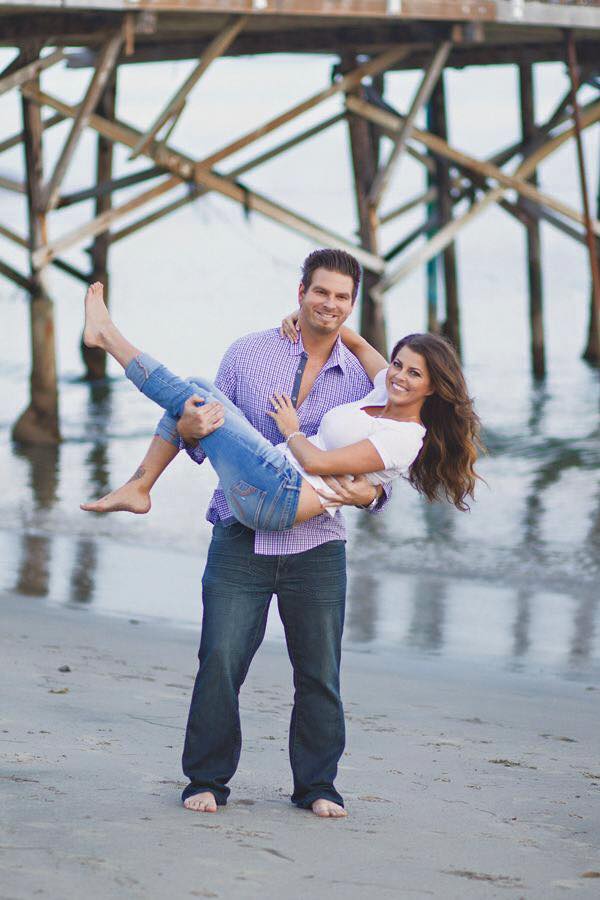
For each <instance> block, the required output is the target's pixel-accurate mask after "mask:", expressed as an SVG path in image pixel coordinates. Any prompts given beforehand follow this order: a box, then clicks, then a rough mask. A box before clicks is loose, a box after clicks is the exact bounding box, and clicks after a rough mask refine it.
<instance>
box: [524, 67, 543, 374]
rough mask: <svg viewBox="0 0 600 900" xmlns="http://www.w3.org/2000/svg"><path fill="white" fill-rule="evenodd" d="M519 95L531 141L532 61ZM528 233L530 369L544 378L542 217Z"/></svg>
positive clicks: (530, 225)
mask: <svg viewBox="0 0 600 900" xmlns="http://www.w3.org/2000/svg"><path fill="white" fill-rule="evenodd" d="M519 95H520V100H521V135H522V138H523V141H524V142H525V143H531V142H532V141H533V139H534V138H535V134H536V127H535V97H534V87H533V67H532V66H531V65H527V64H525V65H521V66H519ZM530 181H531V183H532V184H533V185H535V186H537V184H538V180H537V172H536V170H535V169H534V171H533V172H532V173H531V176H530ZM520 205H521V206H522V205H523V199H522V198H520ZM525 233H526V240H527V277H528V283H529V333H530V348H531V369H532V372H533V375H534V377H535V378H543V377H544V375H545V374H546V354H545V349H544V316H543V286H542V265H541V253H542V249H541V238H540V224H539V221H538V220H536V219H531V218H530V219H529V222H528V223H527V224H526V225H525Z"/></svg>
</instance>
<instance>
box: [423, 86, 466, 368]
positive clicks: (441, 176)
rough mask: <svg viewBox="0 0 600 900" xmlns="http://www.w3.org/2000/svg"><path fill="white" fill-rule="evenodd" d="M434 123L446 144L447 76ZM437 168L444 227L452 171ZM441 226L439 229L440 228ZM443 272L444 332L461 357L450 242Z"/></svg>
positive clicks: (441, 162)
mask: <svg viewBox="0 0 600 900" xmlns="http://www.w3.org/2000/svg"><path fill="white" fill-rule="evenodd" d="M430 115H431V124H432V128H433V131H434V133H435V134H436V135H437V136H438V137H440V138H441V139H442V140H443V141H445V142H446V143H447V141H448V124H447V120H446V91H445V87H444V74H443V73H441V77H440V78H439V79H438V81H437V83H436V85H435V89H434V90H433V92H432V95H431V109H430ZM436 168H437V172H436V175H437V178H436V181H437V188H438V197H437V210H438V216H439V225H440V226H442V227H443V226H445V225H448V224H449V223H450V222H452V198H451V196H450V169H449V166H448V162H447V160H445V159H442V158H440V157H437V158H436ZM438 227H439V226H438ZM441 262H442V270H443V273H444V288H445V306H446V317H445V319H444V322H443V325H442V333H443V334H445V335H446V337H448V338H450V340H451V341H452V343H453V344H454V346H455V347H456V351H457V353H458V354H459V356H460V355H461V352H462V342H461V335H460V306H459V299H458V275H457V266H456V245H455V243H454V241H451V242H450V243H448V244H447V246H446V247H444V250H443V253H442V260H441Z"/></svg>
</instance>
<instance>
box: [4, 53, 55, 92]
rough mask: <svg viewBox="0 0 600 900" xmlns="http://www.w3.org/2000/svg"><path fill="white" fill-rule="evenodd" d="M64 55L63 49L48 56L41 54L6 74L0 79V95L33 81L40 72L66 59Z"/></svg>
mask: <svg viewBox="0 0 600 900" xmlns="http://www.w3.org/2000/svg"><path fill="white" fill-rule="evenodd" d="M64 56H65V54H64V51H63V50H55V51H54V52H53V53H49V54H48V56H40V57H39V58H38V59H34V60H33V61H32V62H30V63H27V65H24V66H23V67H22V68H20V69H17V71H16V72H11V74H10V75H6V77H4V78H2V79H1V80H0V96H1V95H2V94H5V93H6V92H7V91H11V90H12V89H13V88H16V87H20V86H21V85H22V84H25V82H27V81H31V80H32V78H36V77H37V76H38V75H39V74H40V72H43V71H44V70H45V69H49V68H50V67H51V66H55V65H56V64H57V63H59V62H60V61H61V60H62V59H64Z"/></svg>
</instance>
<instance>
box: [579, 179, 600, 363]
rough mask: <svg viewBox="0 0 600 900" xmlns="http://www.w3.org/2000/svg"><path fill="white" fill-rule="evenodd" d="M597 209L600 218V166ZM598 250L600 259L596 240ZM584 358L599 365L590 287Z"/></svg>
mask: <svg viewBox="0 0 600 900" xmlns="http://www.w3.org/2000/svg"><path fill="white" fill-rule="evenodd" d="M596 210H597V214H598V217H599V218H600V168H599V170H598V193H597V195H596ZM596 252H597V255H598V259H600V242H596ZM583 358H584V359H586V360H587V361H588V362H590V363H593V364H594V365H598V364H599V363H600V315H599V314H598V307H597V305H596V298H595V297H594V291H593V289H592V288H590V318H589V325H588V335H587V342H586V347H585V350H584V351H583Z"/></svg>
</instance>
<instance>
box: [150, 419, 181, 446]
mask: <svg viewBox="0 0 600 900" xmlns="http://www.w3.org/2000/svg"><path fill="white" fill-rule="evenodd" d="M154 434H155V435H156V436H158V437H161V438H162V439H163V441H167V442H168V443H169V444H173V446H174V447H177V449H178V450H180V449H181V438H180V437H179V432H178V431H177V419H174V418H173V416H171V415H169V413H165V414H164V416H163V417H162V419H161V420H160V422H159V423H158V425H157V426H156V430H155V432H154Z"/></svg>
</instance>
